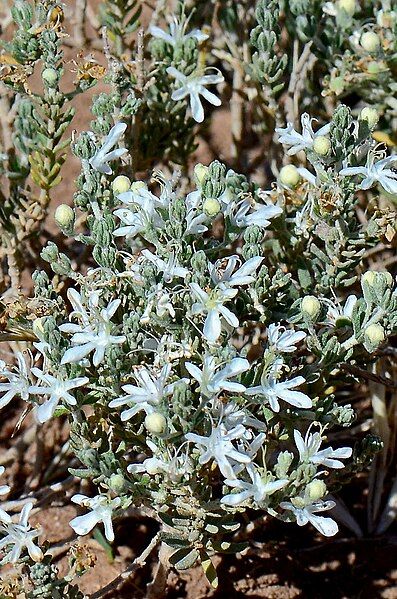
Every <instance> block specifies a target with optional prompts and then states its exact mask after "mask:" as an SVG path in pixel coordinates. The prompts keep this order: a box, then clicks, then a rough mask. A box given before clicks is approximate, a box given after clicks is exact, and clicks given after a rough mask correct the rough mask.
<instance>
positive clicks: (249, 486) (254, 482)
mask: <svg viewBox="0 0 397 599" xmlns="http://www.w3.org/2000/svg"><path fill="white" fill-rule="evenodd" d="M246 470H247V472H248V474H249V477H250V479H251V482H247V481H245V480H240V479H237V478H232V479H226V480H225V484H226V485H228V486H229V487H232V488H233V489H240V492H239V493H230V494H229V495H225V496H224V497H222V499H221V503H223V504H225V505H232V506H236V505H241V504H242V503H244V502H245V501H247V499H251V498H252V499H253V501H254V502H255V503H256V504H257V506H258V507H262V505H263V503H265V502H266V499H267V498H268V496H269V495H271V494H272V493H275V491H278V490H279V489H282V488H283V487H285V485H287V484H288V483H289V480H288V479H282V480H266V477H265V476H263V475H261V473H260V472H259V470H258V469H257V468H255V466H254V465H253V464H248V466H247V467H246Z"/></svg>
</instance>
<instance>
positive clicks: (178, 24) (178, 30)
mask: <svg viewBox="0 0 397 599" xmlns="http://www.w3.org/2000/svg"><path fill="white" fill-rule="evenodd" d="M187 24H188V21H186V20H184V19H181V21H178V19H177V18H176V17H173V19H172V21H171V22H170V23H169V25H168V26H169V30H170V32H169V33H166V32H165V31H163V30H162V29H160V27H156V26H154V25H152V26H151V27H149V32H150V33H151V34H152V35H153V37H157V38H158V39H162V40H164V41H165V42H167V44H170V45H171V46H173V47H174V48H175V46H177V45H178V44H183V43H184V42H185V41H186V40H188V39H190V38H194V39H196V40H197V41H198V42H199V43H200V42H204V41H205V40H207V39H208V35H206V34H205V33H202V32H201V31H200V29H192V31H189V33H186V26H187Z"/></svg>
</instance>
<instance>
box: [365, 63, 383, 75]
mask: <svg viewBox="0 0 397 599" xmlns="http://www.w3.org/2000/svg"><path fill="white" fill-rule="evenodd" d="M367 71H368V73H369V74H370V75H377V74H378V73H380V72H381V71H383V63H381V62H375V61H372V62H370V63H368V64H367Z"/></svg>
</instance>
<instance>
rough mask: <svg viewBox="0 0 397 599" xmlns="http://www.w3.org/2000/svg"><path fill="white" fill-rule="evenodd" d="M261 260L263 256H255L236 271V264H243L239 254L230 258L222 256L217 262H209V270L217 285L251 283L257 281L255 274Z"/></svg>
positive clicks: (226, 285)
mask: <svg viewBox="0 0 397 599" xmlns="http://www.w3.org/2000/svg"><path fill="white" fill-rule="evenodd" d="M261 262H263V257H262V256H254V257H253V258H250V259H249V260H247V262H244V264H243V265H242V266H239V268H238V269H237V270H236V271H235V268H236V266H238V265H240V264H241V260H240V258H239V257H238V256H236V255H233V256H229V257H228V258H221V259H220V260H217V261H216V262H215V264H212V263H211V262H210V263H209V264H208V270H209V273H210V275H211V279H212V280H213V282H214V283H215V285H219V286H220V287H234V286H236V285H249V284H250V283H253V282H254V281H255V277H254V276H253V274H254V273H255V272H256V270H257V269H258V267H259V266H260V264H261Z"/></svg>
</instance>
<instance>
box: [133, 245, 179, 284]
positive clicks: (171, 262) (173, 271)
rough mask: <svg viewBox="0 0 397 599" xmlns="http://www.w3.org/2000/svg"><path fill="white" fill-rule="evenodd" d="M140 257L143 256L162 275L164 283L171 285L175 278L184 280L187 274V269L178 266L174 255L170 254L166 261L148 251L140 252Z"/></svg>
mask: <svg viewBox="0 0 397 599" xmlns="http://www.w3.org/2000/svg"><path fill="white" fill-rule="evenodd" d="M141 254H142V256H145V258H146V259H147V260H149V262H151V263H152V264H154V266H155V267H156V268H157V271H158V272H162V273H163V279H164V282H165V283H171V281H172V280H173V279H174V278H175V277H180V278H182V279H184V278H185V277H187V275H188V274H189V269H187V268H184V267H183V266H180V264H179V263H178V259H177V257H176V255H175V254H174V253H173V252H171V253H170V255H169V257H168V259H167V260H163V259H162V258H160V257H159V256H156V255H155V254H153V253H152V252H151V251H150V250H142V252H141Z"/></svg>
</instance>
